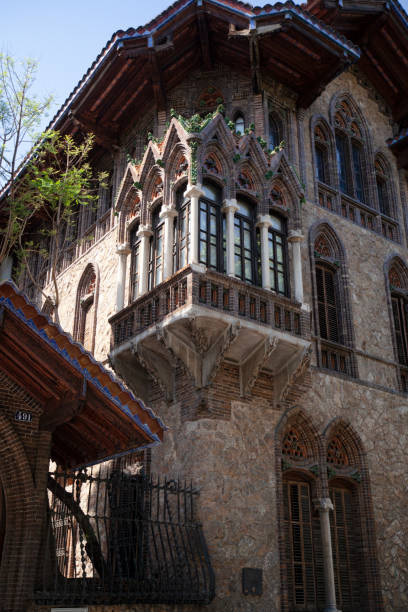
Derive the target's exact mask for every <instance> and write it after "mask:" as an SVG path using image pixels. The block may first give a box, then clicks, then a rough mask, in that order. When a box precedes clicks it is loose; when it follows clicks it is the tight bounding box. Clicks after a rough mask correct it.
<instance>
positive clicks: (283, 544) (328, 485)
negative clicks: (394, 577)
mask: <svg viewBox="0 0 408 612" xmlns="http://www.w3.org/2000/svg"><path fill="white" fill-rule="evenodd" d="M292 430H295V432H296V433H297V439H295V447H297V446H299V441H300V450H301V453H300V455H301V456H296V453H295V454H294V455H293V453H291V452H290V451H291V449H290V448H289V453H288V452H287V451H286V452H284V447H285V441H286V439H287V433H288V432H291V431H292ZM292 437H293V436H292ZM333 439H340V440H341V445H342V448H343V450H344V452H345V454H346V455H347V465H336V464H335V463H333V462H330V461H329V460H328V449H329V446H330V443H331V441H332V440H333ZM292 442H293V441H292V440H289V447H290V445H291V444H292ZM288 455H289V456H288ZM290 455H293V456H290ZM275 456H276V459H277V460H276V470H277V471H276V485H277V502H278V524H279V526H280V534H281V535H282V536H283V537H280V538H279V543H280V558H281V568H283V571H282V572H281V581H282V582H281V585H282V593H281V595H282V598H281V608H282V612H293V611H295V610H323V609H325V608H326V606H327V601H326V593H325V588H324V583H325V578H324V558H325V553H324V551H323V546H322V536H321V524H322V521H321V519H322V517H321V505H320V503H319V501H320V499H322V498H323V500H325V499H327V498H328V497H330V496H333V497H335V495H336V491H340V492H341V494H343V492H345V493H346V494H348V495H350V497H349V501H350V500H351V503H352V505H353V514H352V517H351V520H350V517H347V518H348V525H349V528H350V530H351V531H352V532H353V537H354V538H355V539H354V542H352V543H351V545H349V550H350V549H351V546H352V547H353V551H354V552H355V553H356V554H355V555H354V559H347V562H348V567H346V571H347V572H348V577H349V581H350V582H352V588H353V589H354V590H353V597H355V599H354V601H352V602H350V600H349V601H347V588H346V589H344V588H343V589H339V584H340V582H341V579H344V577H343V575H342V573H341V572H342V570H343V569H344V563H343V565H342V566H341V567H340V564H339V563H338V558H339V552H340V553H342V550H341V549H342V548H343V549H344V548H347V546H348V544H350V542H347V541H344V540H342V536H343V533H342V529H343V525H342V523H341V521H340V522H339V523H338V524H337V525H336V517H335V516H334V513H333V511H332V510H330V511H329V518H330V522H331V526H332V530H331V544H332V555H333V566H334V572H335V587H336V591H337V606H338V607H339V609H340V602H341V603H342V604H343V605H342V607H341V609H342V610H344V611H345V612H354V610H357V609H359V610H360V609H363V606H364V610H367V612H376V611H377V610H382V609H383V605H382V594H381V588H380V583H379V575H378V566H377V551H376V539H375V535H374V530H373V527H372V526H373V525H374V513H373V504H372V498H371V489H370V479H369V470H368V466H367V460H366V454H365V452H364V449H363V445H362V443H361V440H360V438H359V437H358V435H357V434H356V433H355V431H354V429H353V428H352V427H351V425H350V424H349V423H348V422H345V421H343V420H342V419H340V418H335V419H333V420H332V421H331V422H330V423H329V424H328V425H327V426H326V428H325V429H324V431H323V432H322V433H320V432H319V431H318V429H317V428H316V427H315V425H314V423H313V421H312V418H311V417H309V416H308V415H307V414H305V412H304V411H303V409H300V408H297V407H294V408H291V409H289V410H286V411H285V413H284V414H283V415H282V417H281V419H280V421H279V423H278V424H277V427H276V429H275ZM291 485H292V486H293V488H294V489H296V488H300V487H303V489H305V490H304V496H303V502H304V503H303V505H304V507H305V506H307V505H308V507H309V509H307V508H306V510H307V514H308V517H307V519H308V521H309V526H308V531H309V534H307V533H306V537H305V533H304V530H303V531H302V529H303V527H304V524H303V525H302V524H300V523H302V521H299V520H296V519H297V517H293V516H292V512H293V510H292V508H291V505H292V506H293V505H294V506H295V512H296V506H297V507H299V506H300V504H296V503H295V504H289V503H288V502H289V499H288V488H289V487H290V486H291ZM306 489H307V490H306ZM306 499H307V500H308V502H307V504H305V500H306ZM290 501H292V500H290ZM295 501H296V500H295ZM336 501H338V500H336V499H334V502H335V503H334V506H335V508H334V511H336ZM312 503H313V507H312ZM300 512H301V509H300ZM343 514H344V513H343ZM338 515H341V512H338ZM293 518H295V520H293ZM300 518H304V517H300ZM339 518H341V516H339ZM305 522H307V521H303V523H305ZM351 522H352V523H353V525H352V526H351ZM293 526H294V527H295V530H294V529H293ZM310 535H311V537H310ZM346 537H347V538H348V540H349V541H350V537H349V534H346ZM294 538H295V539H296V538H297V541H296V542H295V544H296V552H297V554H296V555H294V554H293V543H294V542H293V539H294ZM310 539H312V542H310ZM306 553H307V554H306ZM340 556H341V555H340ZM306 557H307V558H306ZM305 560H306V561H307V563H308V565H309V572H308V576H309V580H308V581H306V580H305V578H306V577H307V575H306V572H305V571H304V570H303V568H301V569H302V571H300V570H299V569H298V570H297V571H296V570H295V568H294V565H296V564H298V565H302V564H303V566H304V565H305V563H304V562H305ZM343 562H344V555H343ZM296 575H297V576H298V578H301V577H303V581H302V580H300V579H299V580H298V581H297V585H295V584H294V582H295V581H294V579H293V578H294V576H296ZM339 577H340V581H339ZM296 586H297V588H298V589H299V593H298V594H299V595H300V596H299V597H298V599H297V601H296V588H294V587H296ZM305 587H306V588H305ZM302 590H303V593H305V594H306V597H302ZM308 597H309V600H308V599H307V598H308ZM313 598H314V599H313ZM359 600H360V601H361V604H362V605H361V606H360V605H359V603H360V601H359Z"/></svg>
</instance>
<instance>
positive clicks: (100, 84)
mask: <svg viewBox="0 0 408 612" xmlns="http://www.w3.org/2000/svg"><path fill="white" fill-rule="evenodd" d="M275 7H276V8H275ZM275 7H273V9H274V10H273V11H269V9H268V8H267V7H265V10H263V9H262V10H258V11H256V9H253V10H251V9H250V8H249V7H248V5H245V4H243V3H241V2H232V1H230V0H203V1H202V2H197V1H194V2H191V1H184V2H177V3H176V4H175V5H174V6H173V7H170V9H169V10H168V11H166V12H165V13H164V14H163V15H162V16H159V17H158V18H157V19H156V20H154V21H153V22H151V23H150V24H148V26H146V27H145V28H138V29H137V30H129V31H128V32H118V33H116V35H114V37H113V38H112V41H111V42H110V43H109V44H108V46H107V48H106V49H105V50H104V51H103V52H102V53H101V55H100V56H99V57H98V58H97V60H96V62H95V67H94V68H93V69H91V71H90V73H89V74H88V75H86V76H85V77H84V79H83V83H82V85H81V86H80V87H79V89H78V91H77V92H76V93H75V95H73V96H72V98H73V100H72V102H69V101H68V102H67V103H66V104H65V106H64V112H63V113H62V114H61V115H60V116H57V117H56V119H55V121H54V127H57V128H59V127H63V128H64V130H67V131H71V130H79V129H80V130H83V131H87V130H88V131H89V130H92V131H94V132H95V134H96V140H97V144H98V145H99V146H101V147H105V148H111V147H112V146H114V145H115V144H117V143H118V139H119V136H120V133H121V131H122V130H123V129H124V128H126V127H127V125H128V123H129V121H130V120H131V121H132V122H134V121H135V119H136V118H137V116H138V115H140V114H141V113H142V112H145V110H146V108H148V107H151V104H152V100H153V101H154V104H155V106H156V108H159V109H160V108H164V106H165V104H166V97H167V95H168V93H169V91H171V90H172V89H173V88H174V87H176V86H177V85H178V84H180V83H181V82H182V81H183V79H185V77H186V75H188V73H189V72H191V70H194V69H196V68H198V67H200V66H204V67H205V68H207V69H210V68H211V67H212V66H213V64H214V63H222V64H225V65H227V66H229V67H231V68H233V69H235V70H236V69H237V66H238V67H239V70H240V71H243V72H244V73H247V74H251V71H253V66H252V65H251V57H250V56H251V53H250V44H249V39H251V38H252V39H254V38H256V40H257V44H258V45H259V52H260V55H259V57H260V66H258V68H257V69H258V70H260V71H261V72H262V71H265V72H267V73H268V75H272V76H273V77H274V78H275V79H277V80H279V81H281V82H283V83H284V84H286V85H288V86H289V87H291V88H292V89H294V91H295V92H296V93H298V94H299V97H300V103H301V105H303V106H305V105H308V104H310V103H311V102H312V101H313V99H314V97H316V95H318V94H319V92H320V91H321V89H322V87H324V86H325V85H326V84H327V83H328V82H329V80H330V79H331V78H333V75H334V74H336V73H338V72H340V71H341V70H343V69H344V68H345V67H346V65H348V64H350V63H351V62H353V61H355V60H356V59H357V58H358V52H357V51H356V49H352V48H351V47H352V45H350V44H346V42H345V41H344V40H342V39H341V37H337V36H336V35H335V34H333V33H332V32H331V31H329V30H330V29H327V27H326V26H324V24H319V23H317V21H316V20H315V19H314V18H311V17H310V16H308V15H306V14H305V13H303V12H302V11H301V9H300V8H299V7H296V6H295V5H293V4H291V3H286V4H277V5H275ZM273 24H277V25H278V26H279V28H280V31H279V32H272V33H270V34H268V33H264V32H263V33H262V35H258V34H257V33H256V28H257V27H258V26H259V27H261V28H263V30H264V29H265V27H267V26H268V25H273ZM231 27H233V28H235V30H236V31H244V30H246V29H247V30H252V32H251V34H250V35H249V36H248V37H245V36H242V38H241V39H238V37H231V36H230V35H229V34H230V29H231ZM311 58H313V59H314V62H313V63H314V66H313V70H312V69H311V61H310V60H311ZM305 89H307V92H308V93H307V95H306V96H304V95H303V94H304V91H305ZM104 136H105V137H104Z"/></svg>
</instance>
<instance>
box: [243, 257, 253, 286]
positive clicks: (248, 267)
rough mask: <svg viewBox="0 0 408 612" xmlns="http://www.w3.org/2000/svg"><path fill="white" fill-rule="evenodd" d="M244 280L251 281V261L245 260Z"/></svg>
mask: <svg viewBox="0 0 408 612" xmlns="http://www.w3.org/2000/svg"><path fill="white" fill-rule="evenodd" d="M245 279H246V280H248V281H252V261H251V260H248V259H245Z"/></svg>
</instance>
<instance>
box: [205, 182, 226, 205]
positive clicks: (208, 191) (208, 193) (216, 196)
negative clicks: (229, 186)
mask: <svg viewBox="0 0 408 612" xmlns="http://www.w3.org/2000/svg"><path fill="white" fill-rule="evenodd" d="M202 189H203V192H204V196H205V197H206V198H208V199H209V200H211V201H212V202H217V201H220V200H221V190H220V189H219V188H218V187H216V185H213V183H204V184H203V187H202Z"/></svg>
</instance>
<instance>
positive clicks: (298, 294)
mask: <svg viewBox="0 0 408 612" xmlns="http://www.w3.org/2000/svg"><path fill="white" fill-rule="evenodd" d="M302 240H303V236H302V233H301V232H300V231H299V230H290V231H289V236H288V242H289V243H290V244H291V245H292V264H293V266H292V267H293V283H294V289H295V292H294V293H295V295H294V298H295V300H296V301H297V302H300V303H301V304H303V275H302V258H301V254H300V243H301V242H302Z"/></svg>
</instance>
